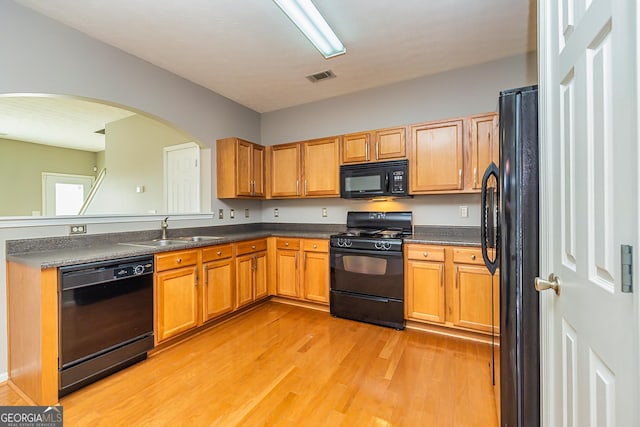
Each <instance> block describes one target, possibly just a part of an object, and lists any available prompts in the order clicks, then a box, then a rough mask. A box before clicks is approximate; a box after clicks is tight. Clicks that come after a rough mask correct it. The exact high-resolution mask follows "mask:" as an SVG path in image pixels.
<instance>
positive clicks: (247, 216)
mask: <svg viewBox="0 0 640 427" xmlns="http://www.w3.org/2000/svg"><path fill="white" fill-rule="evenodd" d="M244 217H245V218H249V209H248V208H247V209H245V210H244Z"/></svg>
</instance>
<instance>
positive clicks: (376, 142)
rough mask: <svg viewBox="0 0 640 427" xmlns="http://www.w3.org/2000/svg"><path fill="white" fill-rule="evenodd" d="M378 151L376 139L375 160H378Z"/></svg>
mask: <svg viewBox="0 0 640 427" xmlns="http://www.w3.org/2000/svg"><path fill="white" fill-rule="evenodd" d="M378 151H379V150H378V141H376V160H380V158H379V153H378Z"/></svg>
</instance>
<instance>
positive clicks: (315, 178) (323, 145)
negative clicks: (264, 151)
mask: <svg viewBox="0 0 640 427" xmlns="http://www.w3.org/2000/svg"><path fill="white" fill-rule="evenodd" d="M339 148H340V138H339V137H332V138H322V139H314V140H310V141H303V142H297V143H292V144H281V145H274V146H271V147H269V172H270V178H269V197H271V198H286V197H338V196H339V195H340V160H339V159H340V151H339Z"/></svg>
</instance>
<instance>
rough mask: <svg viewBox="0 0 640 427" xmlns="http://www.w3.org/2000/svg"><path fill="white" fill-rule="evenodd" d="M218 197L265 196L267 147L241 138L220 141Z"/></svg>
mask: <svg viewBox="0 0 640 427" xmlns="http://www.w3.org/2000/svg"><path fill="white" fill-rule="evenodd" d="M216 167H217V169H216V178H217V179H216V181H217V197H218V198H219V199H226V198H264V197H265V184H264V183H265V179H264V177H265V147H263V146H262V145H258V144H254V143H252V142H249V141H245V140H242V139H240V138H225V139H220V140H218V141H217V142H216Z"/></svg>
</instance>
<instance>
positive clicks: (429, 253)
mask: <svg viewBox="0 0 640 427" xmlns="http://www.w3.org/2000/svg"><path fill="white" fill-rule="evenodd" d="M405 249H406V253H407V258H408V259H415V260H423V261H425V260H426V261H444V248H443V247H441V246H428V245H416V244H408V245H407V246H406V247H405Z"/></svg>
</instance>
